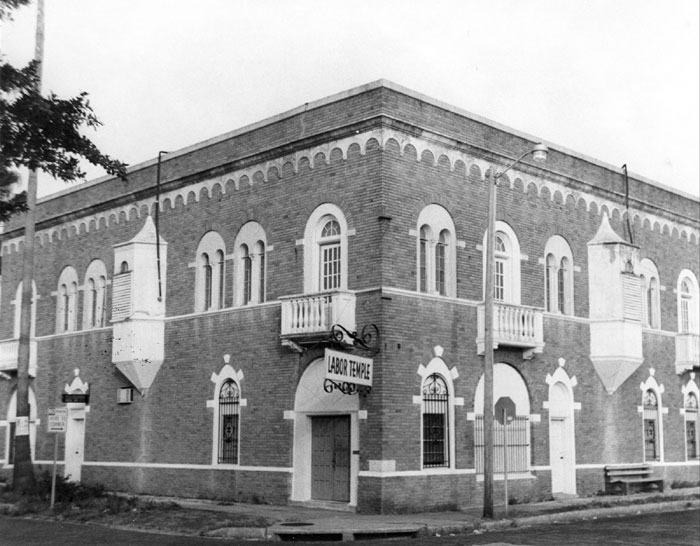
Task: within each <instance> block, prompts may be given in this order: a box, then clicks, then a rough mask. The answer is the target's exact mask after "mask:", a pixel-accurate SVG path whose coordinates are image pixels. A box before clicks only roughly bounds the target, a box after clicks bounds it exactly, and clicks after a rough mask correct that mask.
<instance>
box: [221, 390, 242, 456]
mask: <svg viewBox="0 0 700 546" xmlns="http://www.w3.org/2000/svg"><path fill="white" fill-rule="evenodd" d="M240 400H241V396H240V390H239V389H238V385H236V383H235V381H233V380H232V379H227V380H226V381H225V382H224V384H223V385H222V386H221V391H220V392H219V456H218V461H219V463H223V464H238V443H239V433H240V427H239V425H240Z"/></svg>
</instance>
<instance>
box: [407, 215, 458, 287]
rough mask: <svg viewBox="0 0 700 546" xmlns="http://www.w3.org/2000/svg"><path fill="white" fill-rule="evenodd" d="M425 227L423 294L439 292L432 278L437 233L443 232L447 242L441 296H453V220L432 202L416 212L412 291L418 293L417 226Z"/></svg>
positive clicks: (418, 249)
mask: <svg viewBox="0 0 700 546" xmlns="http://www.w3.org/2000/svg"><path fill="white" fill-rule="evenodd" d="M423 226H426V227H427V228H428V229H427V231H428V240H427V245H428V248H427V249H426V264H425V271H426V279H425V281H426V282H425V285H426V291H425V293H427V294H433V295H439V292H438V290H437V279H436V274H435V273H436V261H437V253H436V249H437V245H438V243H439V241H440V235H441V234H442V232H444V231H446V232H447V233H448V241H447V244H446V249H445V294H444V295H445V296H447V297H452V298H454V297H456V296H457V233H456V231H455V225H454V221H453V220H452V216H450V213H449V212H447V210H446V209H445V208H444V207H442V206H440V205H436V204H431V205H428V206H426V207H424V208H423V210H421V212H420V214H419V215H418V222H417V224H416V227H417V229H416V290H417V291H418V292H421V274H420V271H421V249H420V245H421V228H423Z"/></svg>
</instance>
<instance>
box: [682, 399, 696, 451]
mask: <svg viewBox="0 0 700 546" xmlns="http://www.w3.org/2000/svg"><path fill="white" fill-rule="evenodd" d="M685 442H686V454H687V455H686V457H687V458H688V459H697V458H698V397H697V396H696V395H695V393H693V392H689V393H688V394H687V395H686V397H685Z"/></svg>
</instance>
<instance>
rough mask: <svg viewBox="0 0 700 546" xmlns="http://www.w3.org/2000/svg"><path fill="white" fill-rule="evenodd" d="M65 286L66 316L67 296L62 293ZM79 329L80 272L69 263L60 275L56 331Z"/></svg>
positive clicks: (57, 288)
mask: <svg viewBox="0 0 700 546" xmlns="http://www.w3.org/2000/svg"><path fill="white" fill-rule="evenodd" d="M63 286H65V287H66V291H67V300H68V302H67V303H68V310H67V311H68V313H67V316H66V307H65V306H66V298H64V294H63V293H62V288H61V287H63ZM77 329H78V273H77V272H76V271H75V269H74V268H73V267H72V266H70V265H68V266H66V267H64V268H63V270H62V271H61V274H60V275H59V277H58V284H57V287H56V333H57V334H62V333H65V332H74V331H75V330H77Z"/></svg>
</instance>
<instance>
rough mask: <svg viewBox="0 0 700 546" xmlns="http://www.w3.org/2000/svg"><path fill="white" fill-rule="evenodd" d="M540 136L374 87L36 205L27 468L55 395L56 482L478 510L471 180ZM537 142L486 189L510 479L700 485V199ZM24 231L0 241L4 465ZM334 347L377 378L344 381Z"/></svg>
mask: <svg viewBox="0 0 700 546" xmlns="http://www.w3.org/2000/svg"><path fill="white" fill-rule="evenodd" d="M538 140H539V139H537V138H534V137H531V136H528V135H526V134H523V133H520V132H518V131H514V130H512V129H509V128H506V127H502V126H500V125H498V124H495V123H493V122H490V121H488V120H485V119H482V118H480V117H478V116H475V115H472V114H469V113H466V112H463V111H460V110H458V109H455V108H453V107H450V106H448V105H445V104H441V103H439V102H437V101H435V100H432V99H430V98H428V97H424V96H421V95H419V94H417V93H414V92H412V91H409V90H407V89H404V88H401V87H399V86H396V85H394V84H391V83H388V82H385V81H379V82H376V83H373V84H369V85H367V86H364V87H361V88H357V89H353V90H350V91H347V92H344V93H341V94H339V95H336V96H333V97H329V98H327V99H323V100H320V101H317V102H315V103H309V104H307V105H304V106H303V107H300V108H297V109H295V110H292V111H290V112H287V113H284V114H281V115H279V116H276V117H274V118H271V119H268V120H265V121H262V122H259V123H256V124H254V125H251V126H249V127H245V128H243V129H240V130H237V131H233V132H231V133H228V134H226V135H223V136H221V137H218V138H214V139H212V140H209V141H206V142H203V143H200V144H196V145H193V146H191V147H189V148H186V149H183V150H179V151H177V152H173V153H170V154H167V155H164V156H163V157H162V164H161V178H160V184H159V188H158V184H157V177H156V172H157V163H158V162H157V160H155V159H154V160H150V161H147V162H145V163H142V164H140V165H136V166H134V167H132V168H131V169H130V170H129V179H128V182H122V181H118V180H113V179H101V180H96V181H93V182H90V183H87V184H84V185H81V186H77V187H75V188H69V189H67V190H66V191H64V192H62V193H60V194H56V195H53V196H51V197H48V198H46V199H43V200H41V201H40V203H39V205H38V212H37V214H38V220H37V235H36V237H37V241H38V246H37V249H38V250H37V258H36V268H35V285H36V286H35V288H34V290H35V294H36V295H35V299H34V308H35V319H34V333H33V337H32V341H31V348H32V355H33V356H32V361H31V366H30V368H31V369H30V372H31V375H32V377H33V379H32V380H31V392H30V402H31V408H32V409H31V411H32V416H31V420H30V436H31V440H32V446H33V456H34V459H35V461H36V463H37V464H39V465H49V464H50V463H51V460H52V455H53V435H52V434H48V433H47V432H46V420H47V411H48V409H49V408H54V407H67V410H68V430H67V432H66V434H65V435H61V436H60V438H59V453H60V455H59V462H62V464H63V466H62V468H63V470H64V472H65V474H67V475H70V476H71V477H72V479H76V480H86V481H98V482H101V483H103V484H105V485H106V486H107V487H109V488H112V489H115V490H124V491H131V492H147V493H153V494H166V495H188V496H202V497H209V498H222V499H228V500H239V501H248V502H266V503H280V504H284V503H288V502H292V501H298V502H307V503H310V504H314V503H320V504H323V505H327V506H336V507H339V508H350V509H357V510H360V511H363V512H379V511H381V512H391V511H412V510H426V509H437V508H447V507H455V506H464V505H468V504H478V503H479V502H480V495H481V494H482V493H481V491H482V483H483V416H482V413H483V378H482V371H483V356H481V353H483V348H484V335H483V322H484V321H483V286H484V282H483V279H484V254H485V250H484V249H485V240H486V239H485V234H486V224H487V202H488V197H487V196H488V184H487V182H486V173H487V171H488V170H489V169H490V168H492V167H495V168H501V169H502V168H503V167H504V166H505V165H507V164H509V163H510V162H511V161H512V159H513V158H516V157H519V156H520V155H521V154H522V153H524V152H526V151H528V150H529V149H531V148H532V146H533V145H534V144H535V143H537V142H538ZM548 146H549V157H548V159H547V161H546V163H536V162H534V161H533V160H532V158H526V159H524V160H523V162H521V163H520V164H519V165H517V167H515V168H514V169H513V170H511V171H509V172H508V173H507V174H506V175H505V176H504V177H503V178H502V179H501V181H500V187H499V190H498V215H497V226H496V229H497V234H496V239H495V241H496V266H495V270H496V273H495V298H496V300H497V301H496V304H495V325H494V332H495V342H496V343H497V349H496V352H495V362H496V364H495V366H494V376H495V394H494V400H499V399H501V398H505V399H507V398H509V399H510V400H511V401H512V403H513V404H514V405H515V418H514V419H513V420H512V421H511V422H510V423H509V424H508V425H507V435H508V436H507V437H508V454H509V456H508V470H509V489H510V491H511V495H512V496H513V497H516V498H520V499H528V498H529V499H536V498H545V497H548V496H550V495H552V494H557V493H567V494H580V495H584V494H593V493H596V492H597V491H599V490H601V489H603V488H604V485H603V466H604V465H605V464H610V463H636V462H643V461H645V462H649V463H651V465H652V466H653V468H654V472H655V473H656V474H659V475H661V476H663V477H664V478H665V479H666V480H667V481H674V480H678V481H697V480H698V472H699V470H700V460H699V459H698V451H699V450H698V447H699V446H698V439H697V431H698V403H697V402H698V398H699V392H698V384H699V383H700V378H698V377H696V375H695V374H696V373H697V371H698V369H699V368H700V363H699V362H698V360H699V357H698V322H699V321H698V307H699V305H698V301H699V298H700V290H699V289H698V278H699V277H700V262H699V258H698V245H699V244H700V214H699V205H698V200H697V199H695V198H692V197H690V196H687V195H683V194H680V193H679V192H677V191H674V190H671V189H669V188H666V187H663V186H661V185H660V184H657V183H654V182H652V181H649V180H646V179H643V178H641V177H637V176H632V175H630V178H629V180H628V183H627V184H626V181H625V176H624V174H623V173H622V172H621V171H620V169H619V168H617V167H613V166H610V165H606V164H603V163H601V162H599V161H596V160H594V159H591V158H587V157H584V156H581V155H580V154H577V153H575V152H572V151H570V150H567V149H564V148H562V147H560V146H556V145H552V144H548ZM626 186H628V188H629V190H628V197H629V201H628V207H626V205H625V203H626ZM158 190H159V191H158ZM157 203H159V207H158V205H157ZM156 211H157V212H158V214H156ZM22 232H23V228H22V219H21V218H16V219H13V220H12V221H10V222H8V223H7V224H6V225H5V226H4V231H3V233H2V234H0V241H1V243H2V292H1V307H0V309H1V314H0V340H1V341H0V371H1V372H2V379H0V466H1V468H2V469H1V470H0V471H1V472H3V473H5V474H8V475H9V474H10V472H11V470H10V469H11V466H12V445H13V435H14V431H15V406H16V399H15V394H14V393H15V382H16V370H17V347H18V341H17V337H18V321H19V313H18V311H19V300H20V293H21V290H20V283H21V256H22V242H21V241H22ZM334 325H339V326H342V327H343V328H345V329H346V330H347V331H349V332H353V331H359V332H363V331H364V332H365V334H367V337H366V339H365V341H366V342H367V345H368V346H367V347H363V346H362V345H361V344H360V343H359V342H354V341H353V339H352V338H351V337H350V335H349V334H348V333H347V332H345V331H344V330H343V329H342V328H339V327H338V326H336V328H335V329H333V326H334ZM334 332H335V333H336V334H337V335H336V336H335V337H334V336H333V335H332V334H333V333H334ZM332 351H335V352H332ZM325 355H331V356H332V355H335V356H336V357H338V355H339V356H340V361H341V363H342V357H343V356H345V357H347V359H348V361H349V362H350V368H349V369H350V370H351V371H353V370H354V372H353V373H355V372H356V373H355V375H356V376H362V378H363V379H364V380H365V383H367V379H368V377H370V376H371V388H367V387H366V386H360V387H358V388H351V389H350V391H351V393H349V394H346V393H344V392H343V391H342V390H341V388H343V387H345V390H347V387H348V385H347V384H346V385H343V382H342V381H339V382H336V383H332V382H330V381H329V380H327V378H326V373H327V364H326V361H325V360H324V356H325ZM368 359H371V374H370V372H369V371H368V370H367V369H366V368H363V369H362V370H361V371H359V370H360V367H358V366H361V365H362V364H363V363H364V364H367V363H368V362H370V361H369V360H368ZM354 361H358V362H359V363H360V364H359V365H353V362H354ZM341 367H342V366H341ZM357 381H358V379H357V378H355V379H353V378H349V379H348V381H347V382H346V383H349V384H350V385H354V383H353V382H357ZM360 382H361V381H360ZM64 393H69V394H76V393H87V394H89V401H88V403H87V404H86V405H84V404H79V403H68V404H63V403H62V394H64ZM503 432H504V431H503V427H502V426H501V425H500V424H496V425H495V443H496V449H495V453H496V459H495V474H496V487H497V495H498V490H499V488H500V486H501V484H502V480H501V475H502V472H503V457H502V455H501V454H502V453H503Z"/></svg>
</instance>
